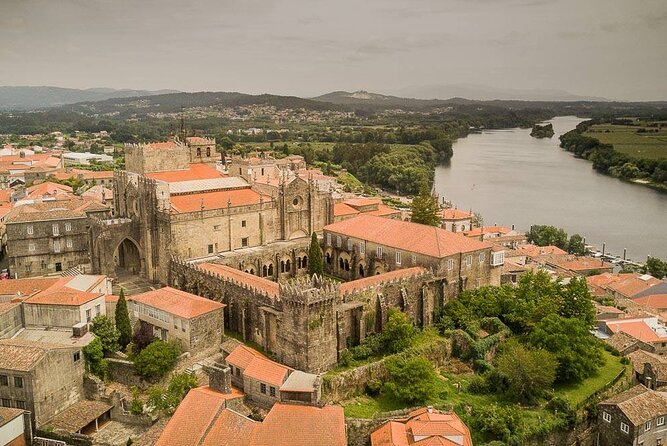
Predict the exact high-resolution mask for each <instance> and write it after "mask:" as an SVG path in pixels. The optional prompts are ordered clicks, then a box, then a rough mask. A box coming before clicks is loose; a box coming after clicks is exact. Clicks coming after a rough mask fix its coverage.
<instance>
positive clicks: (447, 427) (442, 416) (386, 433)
mask: <svg viewBox="0 0 667 446" xmlns="http://www.w3.org/2000/svg"><path fill="white" fill-rule="evenodd" d="M401 421H402V422H399V421H389V422H388V423H385V424H384V425H382V426H381V427H380V428H378V429H377V430H376V431H375V432H373V433H372V434H371V445H372V446H410V445H419V446H425V445H429V446H431V445H445V446H472V438H471V436H470V430H469V429H468V427H467V426H466V425H465V423H463V421H462V420H461V419H460V418H459V417H458V415H456V414H455V413H454V412H440V411H437V410H433V409H426V408H424V409H419V410H416V411H413V412H411V413H410V414H408V417H407V418H406V419H405V420H401Z"/></svg>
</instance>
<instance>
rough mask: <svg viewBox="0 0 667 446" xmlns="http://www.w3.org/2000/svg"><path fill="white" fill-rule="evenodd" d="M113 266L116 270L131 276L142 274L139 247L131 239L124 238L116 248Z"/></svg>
mask: <svg viewBox="0 0 667 446" xmlns="http://www.w3.org/2000/svg"><path fill="white" fill-rule="evenodd" d="M114 264H115V266H116V268H120V269H123V270H125V271H128V272H130V273H133V274H139V273H141V272H142V264H141V251H139V245H137V243H136V242H135V241H134V240H132V239H131V238H128V237H126V238H124V239H123V240H122V241H121V242H120V243H119V244H118V246H117V247H116V251H115V253H114Z"/></svg>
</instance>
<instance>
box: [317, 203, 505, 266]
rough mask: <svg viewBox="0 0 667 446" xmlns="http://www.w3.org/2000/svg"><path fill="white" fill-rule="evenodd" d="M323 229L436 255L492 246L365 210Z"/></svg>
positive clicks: (442, 230)
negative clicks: (364, 212) (371, 213)
mask: <svg viewBox="0 0 667 446" xmlns="http://www.w3.org/2000/svg"><path fill="white" fill-rule="evenodd" d="M324 231H327V232H333V233H335V234H341V235H345V236H350V237H354V238H358V239H361V240H366V241H370V242H373V243H378V244H381V245H385V246H390V247H393V248H397V249H401V250H404V251H407V252H414V253H419V254H424V255H427V256H431V257H436V258H444V257H447V256H450V255H454V254H458V253H461V252H472V251H477V250H481V249H489V248H491V246H492V245H491V244H490V243H485V242H480V241H478V240H474V239H470V238H468V237H465V236H464V235H461V234H456V233H453V232H450V231H446V230H444V229H442V228H436V227H433V226H426V225H421V224H417V223H411V222H405V221H401V220H393V219H389V218H382V217H376V216H372V215H368V214H361V215H359V216H357V217H354V218H351V219H349V220H345V221H341V222H338V223H333V224H330V225H327V226H325V227H324Z"/></svg>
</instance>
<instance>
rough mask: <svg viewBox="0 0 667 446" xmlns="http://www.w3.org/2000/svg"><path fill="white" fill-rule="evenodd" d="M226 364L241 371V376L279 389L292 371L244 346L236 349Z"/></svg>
mask: <svg viewBox="0 0 667 446" xmlns="http://www.w3.org/2000/svg"><path fill="white" fill-rule="evenodd" d="M225 361H227V363H228V364H230V365H233V366H235V367H239V368H241V369H243V375H244V376H248V377H250V378H254V379H256V380H258V381H261V382H263V383H266V384H271V385H273V386H275V387H280V386H281V385H282V383H284V382H285V379H287V375H288V374H289V372H290V371H291V370H292V369H291V368H290V367H287V366H284V365H282V364H278V363H277V362H274V361H271V360H270V359H269V358H267V357H266V356H264V355H262V354H261V353H260V352H258V351H256V350H253V349H252V348H250V347H246V346H245V345H239V346H238V347H236V348H235V349H234V350H233V351H232V352H231V353H230V354H229V355H228V356H227V357H226V358H225Z"/></svg>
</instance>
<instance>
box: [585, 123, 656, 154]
mask: <svg viewBox="0 0 667 446" xmlns="http://www.w3.org/2000/svg"><path fill="white" fill-rule="evenodd" d="M638 129H639V127H633V126H621V125H611V124H598V125H594V126H592V127H591V128H590V129H588V131H586V132H585V133H584V136H590V137H591V138H595V139H597V140H598V141H600V142H602V143H605V144H612V145H613V146H614V149H616V150H618V151H619V152H621V153H625V154H626V155H630V156H633V157H636V158H647V159H660V158H667V129H665V128H662V129H660V131H659V132H657V133H654V132H652V130H654V129H653V128H651V127H647V128H646V130H647V133H636V131H637V130H638Z"/></svg>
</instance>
